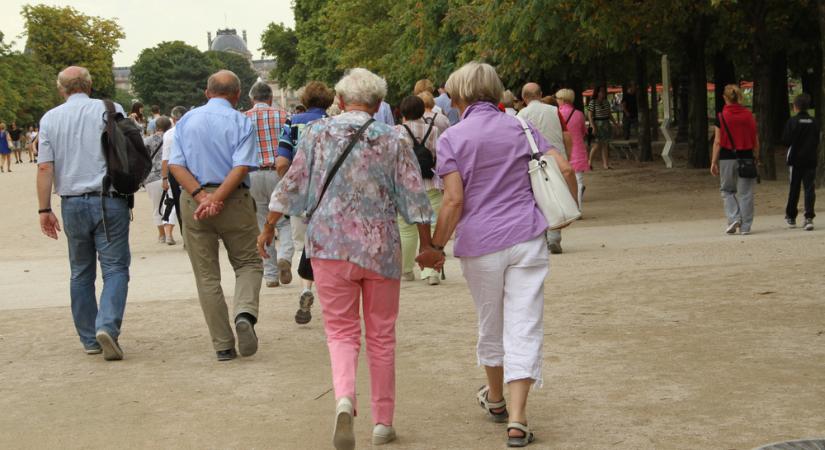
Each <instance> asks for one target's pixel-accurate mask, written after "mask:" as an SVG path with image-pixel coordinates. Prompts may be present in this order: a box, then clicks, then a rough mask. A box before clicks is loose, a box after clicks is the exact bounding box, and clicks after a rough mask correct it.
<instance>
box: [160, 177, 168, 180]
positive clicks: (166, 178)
mask: <svg viewBox="0 0 825 450" xmlns="http://www.w3.org/2000/svg"><path fill="white" fill-rule="evenodd" d="M168 179H169V177H163V178H161V180H163V181H166V180H168Z"/></svg>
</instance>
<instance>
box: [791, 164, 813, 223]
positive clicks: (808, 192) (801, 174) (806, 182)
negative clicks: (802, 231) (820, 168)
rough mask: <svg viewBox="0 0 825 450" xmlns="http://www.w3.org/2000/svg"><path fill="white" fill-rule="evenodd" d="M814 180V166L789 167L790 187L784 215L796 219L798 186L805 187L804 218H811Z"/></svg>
mask: <svg viewBox="0 0 825 450" xmlns="http://www.w3.org/2000/svg"><path fill="white" fill-rule="evenodd" d="M815 180H816V167H810V168H808V167H791V189H790V192H788V206H787V207H786V208H785V216H786V217H788V218H791V219H796V215H797V214H798V212H799V211H798V210H797V204H798V203H799V188H800V187H803V186H804V187H805V218H806V219H813V218H814V217H816V214H814V203H815V202H816V191H815V187H814V181H815Z"/></svg>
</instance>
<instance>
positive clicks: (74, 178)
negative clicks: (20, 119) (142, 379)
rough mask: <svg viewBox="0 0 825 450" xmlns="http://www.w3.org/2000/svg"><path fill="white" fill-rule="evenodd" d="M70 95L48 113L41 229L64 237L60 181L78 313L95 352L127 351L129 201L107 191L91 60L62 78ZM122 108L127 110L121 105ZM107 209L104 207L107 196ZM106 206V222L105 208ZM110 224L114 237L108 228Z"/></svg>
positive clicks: (40, 173) (41, 163)
mask: <svg viewBox="0 0 825 450" xmlns="http://www.w3.org/2000/svg"><path fill="white" fill-rule="evenodd" d="M57 83H58V88H59V90H60V94H61V95H62V96H63V97H64V98H65V99H66V102H65V103H64V104H62V105H60V106H57V107H55V108H53V109H51V110H50V111H49V112H47V113H46V114H45V115H43V118H42V119H41V120H40V137H39V139H40V152H39V155H38V161H37V162H38V170H37V198H38V202H39V204H40V210H39V211H38V213H39V215H40V229H41V230H42V231H43V234H45V235H46V236H48V237H50V238H52V239H57V233H58V232H60V223H59V222H58V220H57V216H56V215H55V214H54V212H52V209H51V198H52V186H54V191H55V193H57V195H59V196H60V197H61V199H62V200H61V212H62V216H63V226H64V227H65V233H66V240H67V242H68V244H69V265H70V267H71V273H72V276H71V283H70V287H69V293H70V296H71V300H72V317H73V319H74V324H75V328H76V329H77V334H78V335H79V336H80V342H81V343H82V344H83V347H84V349H85V350H86V353H87V354H90V355H96V354H100V353H101V352H102V353H103V357H104V358H105V359H106V360H108V361H111V360H118V359H122V358H123V350H122V349H121V348H120V345H119V344H118V337H119V335H120V326H121V323H122V321H123V312H124V310H125V309H126V293H127V290H128V285H129V266H130V264H131V253H130V251H129V217H130V214H129V205H128V201H127V198H126V197H125V196H123V195H120V194H118V193H116V192H113V191H110V192H103V193H101V190H102V189H103V177H104V176H105V175H106V160H105V159H104V157H103V148H102V145H101V139H100V136H101V133H102V132H103V130H104V128H105V126H106V122H105V119H104V113H105V111H106V106H105V105H104V103H103V102H102V101H100V100H94V99H91V98H89V93H91V91H92V77H91V75H89V71H88V70H86V69H85V68H83V67H68V68H66V69H65V70H63V71H62V72H60V74H59V75H58V77H57ZM115 110H116V111H117V112H118V113H120V114H124V112H123V108H122V107H121V106H120V105H118V104H115ZM104 201H105V202H106V208H105V209H104V208H103V202H104ZM104 213H105V215H106V216H105V219H106V220H105V228H104V221H103V214H104ZM107 229H108V239H107V235H106V230H107ZM97 260H100V268H101V272H102V273H103V292H102V293H101V295H100V308H99V309H98V305H97V299H96V295H95V279H96V278H97V275H96V269H97Z"/></svg>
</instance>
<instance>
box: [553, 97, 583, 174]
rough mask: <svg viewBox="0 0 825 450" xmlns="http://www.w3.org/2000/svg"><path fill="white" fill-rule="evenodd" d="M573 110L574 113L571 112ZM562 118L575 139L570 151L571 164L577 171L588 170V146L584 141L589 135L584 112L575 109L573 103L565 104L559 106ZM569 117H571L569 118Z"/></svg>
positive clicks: (571, 136)
mask: <svg viewBox="0 0 825 450" xmlns="http://www.w3.org/2000/svg"><path fill="white" fill-rule="evenodd" d="M571 111H573V115H572V116H571V115H570V112H571ZM559 112H560V113H561V116H562V120H564V121H565V122H566V123H567V131H569V132H570V138H571V139H572V140H573V149H572V150H571V152H570V165H571V166H572V167H573V170H575V171H576V172H587V171H588V170H590V165H589V164H588V162H587V146H586V145H585V143H584V139H585V136H586V135H587V127H586V126H585V124H584V114H583V113H582V112H581V111H579V110H577V109H575V108H574V107H573V105H570V104H567V103H565V104H563V105H561V106H560V107H559ZM568 117H569V118H570V119H569V120H568Z"/></svg>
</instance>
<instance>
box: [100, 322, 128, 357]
mask: <svg viewBox="0 0 825 450" xmlns="http://www.w3.org/2000/svg"><path fill="white" fill-rule="evenodd" d="M95 339H97V343H98V344H100V348H101V350H102V351H103V359H105V360H106V361H119V360H121V359H123V350H122V349H121V348H120V345H118V343H117V339H115V338H113V337H112V335H111V334H109V332H108V331H106V330H98V332H97V333H96V334H95Z"/></svg>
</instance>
